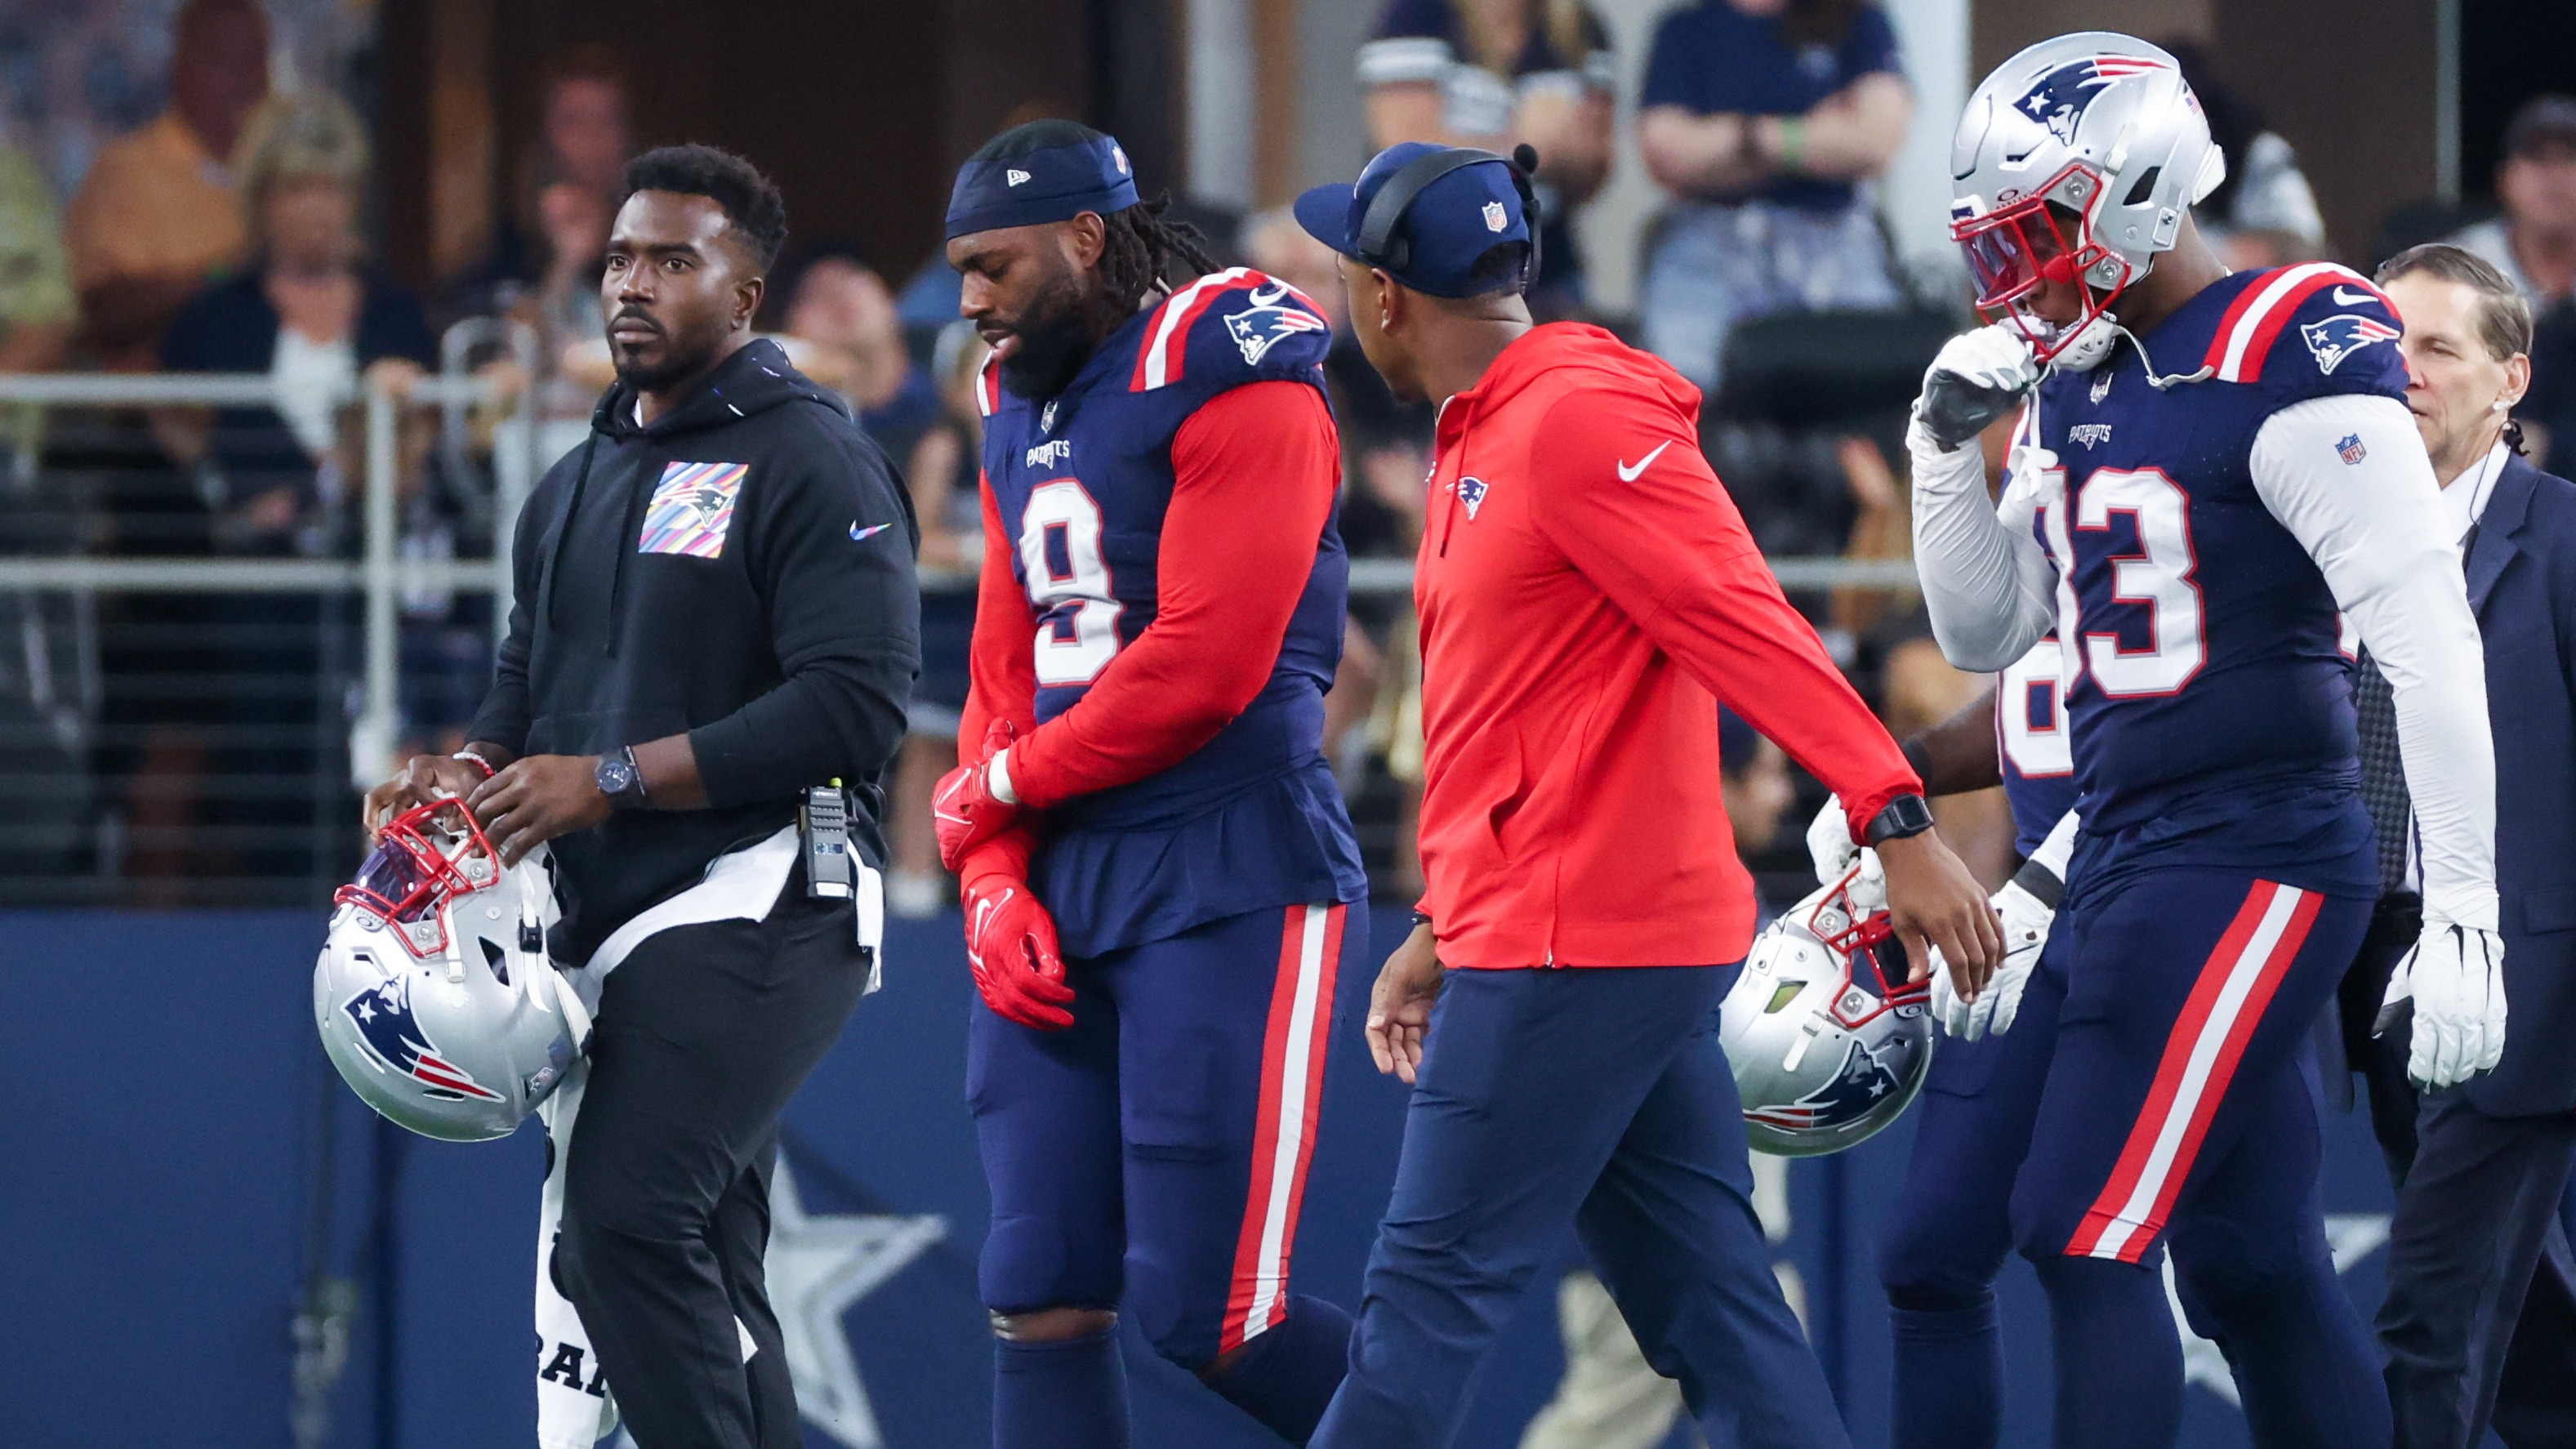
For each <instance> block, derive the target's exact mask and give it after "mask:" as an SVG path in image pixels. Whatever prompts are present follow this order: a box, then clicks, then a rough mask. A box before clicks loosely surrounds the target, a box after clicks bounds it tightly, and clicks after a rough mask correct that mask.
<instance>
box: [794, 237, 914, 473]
mask: <svg viewBox="0 0 2576 1449" xmlns="http://www.w3.org/2000/svg"><path fill="white" fill-rule="evenodd" d="M787 292H788V301H787V313H786V319H785V320H786V327H787V335H788V352H787V355H788V356H789V357H790V358H791V359H793V360H794V361H795V363H796V366H797V368H798V370H800V371H802V372H803V373H804V374H805V375H806V376H808V377H810V378H812V379H814V380H815V381H816V382H819V383H821V384H823V385H824V386H825V387H828V388H830V389H832V390H833V391H835V392H837V393H839V394H841V395H842V396H843V397H846V398H848V399H849V400H850V402H851V404H852V405H853V406H854V407H856V408H857V409H858V410H859V426H860V427H861V428H862V429H864V430H865V431H866V432H867V435H868V436H869V437H871V438H874V439H876V440H877V446H878V447H880V448H883V449H885V451H886V456H887V457H888V458H891V459H893V460H894V462H895V465H896V466H897V467H901V466H902V465H903V464H904V462H905V461H906V460H907V459H909V458H911V456H912V451H913V447H914V445H916V444H918V443H919V442H920V441H921V440H922V437H923V436H924V435H925V434H927V433H928V432H929V431H930V429H931V428H932V426H933V425H935V424H936V423H938V421H939V418H940V399H939V384H938V383H937V382H935V381H934V380H933V379H932V378H931V376H930V374H928V373H926V372H924V371H922V370H921V369H920V368H918V367H915V366H913V363H912V353H911V352H910V351H909V350H908V349H907V348H906V347H905V345H904V335H903V318H902V317H900V316H899V315H897V314H896V312H895V304H894V292H893V291H892V290H891V289H890V288H888V287H887V286H886V284H885V279H884V278H883V277H881V276H879V275H877V272H876V269H875V268H873V267H871V266H869V265H868V264H867V260H866V258H864V257H862V256H861V255H860V254H859V251H858V248H856V247H855V246H851V245H849V244H847V243H839V242H835V243H826V244H823V245H820V246H817V247H815V248H813V249H812V250H810V251H809V252H808V253H807V254H806V258H805V263H804V265H803V266H802V267H800V268H799V269H798V270H797V273H796V281H795V285H793V286H792V287H789V288H788V289H787Z"/></svg>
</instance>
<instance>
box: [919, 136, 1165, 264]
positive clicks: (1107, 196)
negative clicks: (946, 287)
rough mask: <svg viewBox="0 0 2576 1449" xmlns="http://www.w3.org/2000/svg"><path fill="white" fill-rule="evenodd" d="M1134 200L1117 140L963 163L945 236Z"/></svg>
mask: <svg viewBox="0 0 2576 1449" xmlns="http://www.w3.org/2000/svg"><path fill="white" fill-rule="evenodd" d="M1136 202H1137V196H1136V175H1135V168H1133V167H1131V166H1129V165H1128V164H1127V153H1126V152H1125V151H1124V150H1122V149H1121V148H1120V147H1119V145H1118V142H1117V141H1116V140H1115V139H1113V138H1111V137H1108V136H1102V135H1099V134H1097V133H1094V134H1093V135H1092V136H1091V137H1090V138H1089V139H1086V140H1078V141H1071V142H1068V143H1067V144H1063V145H1056V146H1044V147H1040V148H1038V149H1035V150H1031V151H1026V152H1023V153H1021V154H1020V155H1017V156H994V157H991V158H989V159H980V160H974V161H969V162H967V163H966V164H965V165H964V166H962V167H959V168H958V171H957V189H956V190H955V191H953V192H951V193H950V194H949V198H948V239H949V240H951V241H954V240H956V239H957V238H959V237H961V236H965V235H967V234H968V233H970V232H979V231H991V230H993V229H995V228H996V227H1005V226H1036V225H1039V224H1041V223H1044V222H1050V221H1071V220H1072V219H1073V218H1074V217H1076V216H1079V215H1081V214H1082V213H1083V212H1086V211H1096V212H1098V213H1100V214H1101V215H1102V216H1107V215H1109V214H1111V213H1112V212H1119V211H1125V210H1126V209H1127V208H1129V207H1131V206H1134V205H1135V204H1136Z"/></svg>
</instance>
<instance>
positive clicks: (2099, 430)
mask: <svg viewBox="0 0 2576 1449" xmlns="http://www.w3.org/2000/svg"><path fill="white" fill-rule="evenodd" d="M2066 441H2068V442H2070V443H2074V444H2077V445H2079V446H2082V447H2087V448H2098V447H2101V446H2102V445H2103V444H2104V443H2107V442H2109V441H2111V425H2110V424H2109V423H2077V424H2076V425H2075V426H2073V427H2071V428H2068V429H2067V430H2066Z"/></svg>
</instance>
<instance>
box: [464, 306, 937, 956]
mask: <svg viewBox="0 0 2576 1449" xmlns="http://www.w3.org/2000/svg"><path fill="white" fill-rule="evenodd" d="M692 465H713V466H700V467H695V468H693V467H692ZM657 490H659V492H660V494H661V496H660V497H658V498H657V497H656V496H655V495H656V492H657ZM648 511H649V515H650V516H649V517H648ZM920 541H921V535H920V529H919V527H918V525H917V524H916V523H915V522H914V520H913V517H912V500H911V498H910V496H909V495H908V494H907V493H906V492H905V490H904V488H903V486H902V484H901V482H900V481H899V480H898V479H897V478H896V476H895V473H894V470H893V469H892V468H891V467H889V466H888V465H887V462H886V459H885V455H884V454H882V453H880V452H879V451H878V450H877V447H876V445H875V444H874V443H871V442H869V441H868V440H867V438H866V437H864V436H863V435H862V434H861V433H860V432H859V429H858V425H857V424H856V423H855V422H853V421H852V420H851V418H850V415H849V410H848V409H847V408H846V407H845V406H844V405H843V404H842V403H841V401H840V400H839V399H838V398H836V397H834V396H833V395H832V394H830V393H828V392H826V391H824V390H823V389H822V388H820V387H817V386H815V385H814V383H813V382H811V381H810V380H808V379H807V378H806V377H804V376H803V375H802V374H800V373H798V372H797V371H796V369H795V368H793V367H791V366H789V365H788V362H787V356H786V354H785V353H784V352H782V351H780V350H779V348H778V346H777V344H775V343H772V342H767V341H757V342H753V343H751V344H749V345H748V346H745V347H743V348H741V349H740V350H739V351H737V352H735V353H734V354H733V356H731V357H729V358H727V359H726V360H725V361H724V362H723V363H722V364H721V365H719V366H718V367H717V369H716V370H715V372H714V374H713V375H711V376H710V377H709V378H708V379H707V380H706V382H704V383H703V384H701V385H700V386H699V388H698V389H697V391H696V392H694V393H693V394H691V395H690V396H689V398H688V399H687V400H686V401H684V402H683V403H681V404H680V406H679V407H677V408H675V409H673V410H672V411H671V412H669V413H668V414H665V415H664V416H663V417H662V418H660V419H659V420H658V421H656V422H654V423H653V424H652V425H651V426H649V427H645V426H639V425H638V424H637V423H636V421H635V394H634V392H633V391H632V390H631V389H630V388H628V387H627V386H626V385H625V384H624V383H622V382H621V383H619V384H618V385H616V386H615V387H612V388H610V389H609V390H608V395H607V396H606V397H604V398H602V399H600V403H599V409H598V411H597V412H596V413H595V414H593V416H592V418H591V435H590V438H589V441H587V442H586V443H584V444H583V445H582V446H581V447H580V448H579V449H576V450H575V451H574V452H572V453H570V454H568V455H566V456H565V457H564V458H563V459H562V461H560V462H558V463H556V464H555V466H554V467H553V468H551V469H549V470H548V471H547V473H546V476H545V478H544V479H543V480H542V481H540V482H539V483H538V484H537V487H536V491H535V492H534V493H533V494H532V495H531V496H530V497H529V499H528V505H527V507H526V509H525V510H523V511H522V512H521V513H520V515H519V525H518V532H517V537H516V540H515V542H514V544H513V546H512V554H511V561H512V577H513V581H514V582H513V589H512V595H513V597H512V604H511V610H510V634H509V638H508V639H506V640H505V641H503V643H502V645H501V654H500V668H499V676H498V678H497V679H496V680H495V682H494V684H493V686H492V692H491V693H490V694H488V695H486V696H485V697H484V700H483V707H482V709H481V710H480V711H479V712H478V713H477V714H476V715H475V718H474V725H473V728H472V730H471V731H470V732H469V738H472V739H478V740H490V741H491V742H493V743H494V744H498V745H503V746H507V747H508V748H509V749H511V750H514V751H516V752H518V753H520V754H531V755H543V754H552V755H597V754H605V753H607V752H609V751H612V750H615V749H617V748H618V747H619V746H621V745H636V744H641V743H643V742H645V741H647V740H654V739H660V738H662V737H663V736H665V735H673V734H678V733H680V732H681V731H683V730H686V731H687V732H688V735H689V743H690V745H691V747H692V748H694V749H695V750H696V752H697V758H698V774H699V776H700V778H701V779H703V780H704V781H705V782H706V789H707V801H708V808H707V809H704V810H621V811H619V812H618V813H617V814H615V815H612V816H610V817H609V819H608V821H607V823H605V824H603V825H601V826H599V827H597V828H596V829H592V830H583V831H577V832H575V833H573V834H570V835H567V836H564V837H562V838H561V839H558V840H556V841H555V842H554V853H555V859H556V861H557V863H558V864H559V865H560V866H561V879H562V887H563V905H564V923H563V927H562V934H561V936H560V937H559V938H558V942H559V946H558V954H559V955H561V956H562V957H563V958H564V959H566V960H569V961H574V962H579V961H583V960H586V959H588V958H589V956H590V953H591V952H592V951H593V950H595V949H597V947H598V945H599V943H600V942H601V941H602V940H603V939H605V938H606V937H607V935H608V934H609V933H610V932H611V931H614V930H616V929H617V927H618V926H620V925H622V924H624V923H625V922H626V921H627V920H628V919H629V918H631V917H633V916H634V915H635V914H636V913H637V912H639V911H642V910H643V909H645V908H646V907H648V906H650V905H653V904H654V903H656V902H658V901H660V900H662V899H664V898H665V897H668V896H670V895H672V894H674V893H675V892H677V891H679V890H681V889H683V888H685V887H687V886H689V885H691V884H693V883H695V882H696V881H697V880H698V878H699V877H700V876H701V875H702V874H703V873H704V872H705V870H706V867H707V865H708V863H709V862H711V861H713V860H714V859H715V858H716V857H717V856H718V855H721V854H723V853H724V852H725V851H726V850H728V849H731V848H733V847H736V846H739V845H744V844H748V843H750V842H753V841H756V840H759V839H761V838H763V837H766V836H768V835H770V834H772V833H774V832H775V831H776V830H777V829H778V828H779V827H780V826H782V825H785V824H788V823H789V822H791V821H793V820H794V819H795V809H796V800H797V792H798V791H799V790H800V789H802V788H803V787H805V786H807V785H819V784H823V783H825V782H827V781H829V780H831V779H833V778H835V777H838V778H839V779H840V780H841V781H842V782H843V783H844V784H846V785H849V786H852V787H854V788H853V789H852V791H851V795H852V799H853V801H854V803H855V805H856V807H857V808H856V810H855V811H854V818H853V821H852V835H853V837H854V839H856V840H857V842H858V844H859V847H860V850H861V851H862V853H863V854H865V855H866V856H867V858H868V859H869V860H871V861H872V862H874V863H877V864H880V865H881V864H882V863H883V861H884V858H885V850H884V842H883V835H882V832H881V830H880V828H879V819H880V817H881V815H882V804H881V798H882V797H881V795H880V793H879V790H878V788H877V787H878V786H879V784H880V782H881V778H882V777H883V775H884V774H885V772H886V770H887V768H888V766H889V765H890V764H891V762H892V761H893V759H894V757H895V751H896V750H897V748H899V747H900V746H901V744H902V742H903V733H904V709H905V706H906V704H907V703H908V702H909V701H910V699H911V697H912V680H913V675H914V673H915V671H916V669H917V668H918V666H919V663H920V658H921V646H920V613H921V606H920V594H919V591H918V587H917V585H916V584H915V582H914V578H913V555H914V553H915V552H916V551H917V550H918V548H919V546H920Z"/></svg>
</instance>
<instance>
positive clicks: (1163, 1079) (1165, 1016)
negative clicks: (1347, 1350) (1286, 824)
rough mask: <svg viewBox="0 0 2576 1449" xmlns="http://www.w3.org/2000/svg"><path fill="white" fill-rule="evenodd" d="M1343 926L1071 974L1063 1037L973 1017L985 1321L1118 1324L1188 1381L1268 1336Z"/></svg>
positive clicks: (970, 1076) (1116, 959)
mask: <svg viewBox="0 0 2576 1449" xmlns="http://www.w3.org/2000/svg"><path fill="white" fill-rule="evenodd" d="M1348 915H1349V913H1348V910H1347V908H1345V907H1342V906H1338V905H1315V906H1291V907H1288V908H1287V909H1286V910H1284V911H1280V910H1267V911H1255V912H1251V913H1248V914H1245V915H1240V916H1229V917H1226V918H1225V919H1223V920H1219V921H1214V922H1210V923H1209V924H1207V925H1204V926H1200V927H1198V928H1197V929H1195V930H1192V931H1188V932H1185V933H1183V934H1181V935H1179V936H1174V937H1171V938H1169V939H1166V940H1161V941H1154V942H1150V943H1148V944H1146V945H1143V946H1136V947H1131V948H1128V949H1126V950H1121V951H1112V952H1109V953H1106V954H1104V955H1101V956H1097V957H1091V958H1088V959H1084V960H1079V961H1074V962H1068V963H1067V966H1068V971H1067V976H1066V979H1067V981H1068V982H1069V983H1070V984H1071V985H1072V987H1073V989H1074V1002H1073V1008H1072V1009H1073V1025H1072V1026H1071V1027H1069V1028H1067V1029H1066V1030H1064V1031H1060V1032H1047V1031H1034V1030H1031V1029H1030V1028H1027V1027H1024V1026H1019V1025H1015V1024H1013V1023H1011V1022H1007V1021H1004V1020H1002V1019H1001V1018H1000V1017H997V1016H995V1015H993V1013H992V1012H991V1011H989V1010H987V1009H985V1007H984V1004H983V1003H982V1002H981V1001H978V1002H977V1003H975V1006H974V1018H973V1020H972V1022H971V1023H970V1024H969V1026H968V1029H967V1058H966V1061H967V1065H966V1095H967V1101H968V1103H969V1105H970V1106H971V1107H972V1108H973V1109H974V1114H975V1136H976V1141H977V1143H978V1145H979V1146H980V1147H981V1148H982V1152H983V1158H984V1176H985V1180H986V1182H987V1183H989V1184H990V1185H991V1187H992V1192H993V1220H992V1229H991V1231H990V1232H989V1233H988V1234H987V1235H986V1236H985V1239H984V1252H983V1258H982V1262H981V1266H980V1271H979V1277H980V1280H981V1283H982V1288H983V1295H984V1303H985V1305H986V1306H987V1307H989V1308H990V1309H992V1310H993V1311H994V1312H996V1313H1030V1312H1035V1311H1037V1310H1038V1309H1042V1308H1096V1309H1105V1310H1116V1309H1119V1308H1121V1307H1122V1306H1123V1307H1124V1308H1125V1309H1126V1311H1127V1313H1128V1315H1129V1316H1130V1317H1132V1318H1133V1319H1134V1320H1135V1321H1136V1324H1137V1326H1138V1327H1139V1328H1140V1329H1141V1330H1143V1332H1144V1335H1145V1338H1146V1340H1147V1341H1148V1342H1150V1343H1152V1344H1153V1345H1154V1347H1155V1348H1156V1349H1157V1350H1158V1351H1159V1352H1161V1353H1162V1354H1163V1355H1164V1356H1165V1357H1166V1358H1169V1359H1171V1360H1172V1361H1173V1362H1175V1363H1178V1364H1180V1365H1181V1366H1182V1367H1184V1368H1188V1369H1192V1370H1197V1369H1201V1368H1204V1367H1206V1366H1207V1365H1208V1364H1209V1363H1210V1362H1212V1361H1213V1360H1215V1359H1216V1357H1217V1356H1218V1355H1219V1354H1221V1353H1224V1352H1226V1351H1228V1350H1230V1349H1235V1348H1239V1347H1242V1346H1243V1345H1244V1344H1245V1343H1246V1342H1247V1341H1249V1340H1250V1339H1253V1338H1257V1337H1259V1336H1260V1335H1261V1334H1262V1333H1264V1332H1266V1331H1268V1330H1269V1329H1271V1328H1274V1327H1276V1326H1278V1324H1279V1323H1280V1322H1281V1321H1282V1319H1283V1318H1284V1317H1285V1315H1286V1312H1287V1307H1288V1259H1289V1250H1290V1248H1291V1247H1292V1246H1293V1245H1294V1243H1295V1241H1296V1236H1297V1209H1298V1205H1299V1201H1300V1198H1301V1197H1302V1195H1303V1193H1304V1190H1305V1182H1306V1164H1307V1162H1308V1160H1309V1159H1310V1158H1311V1157H1312V1155H1313V1153H1314V1145H1315V1127H1316V1121H1317V1117H1318V1115H1319V1111H1320V1108H1321V1104H1322V1095H1323V1083H1324V1052H1325V1046H1326V1043H1327V1042H1328V1041H1329V1040H1330V1038H1331V1035H1332V1022H1333V983H1334V980H1335V978H1336V977H1337V976H1338V975H1339V973H1340V969H1341V967H1342V965H1343V963H1344V962H1345V961H1347V960H1348V959H1350V957H1351V956H1352V955H1353V954H1354V953H1357V952H1360V951H1363V950H1365V949H1366V945H1367V942H1366V936H1367V934H1368V933H1367V929H1366V926H1365V923H1364V922H1360V921H1350V920H1348V919H1347V918H1348ZM1346 925H1347V926H1348V927H1351V928H1352V929H1346Z"/></svg>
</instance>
